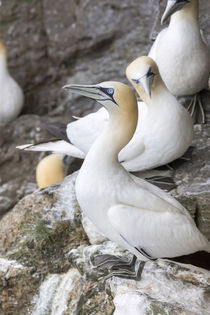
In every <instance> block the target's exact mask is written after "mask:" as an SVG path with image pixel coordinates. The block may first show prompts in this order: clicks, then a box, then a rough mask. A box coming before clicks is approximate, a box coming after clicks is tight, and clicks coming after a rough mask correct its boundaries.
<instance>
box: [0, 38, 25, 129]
mask: <svg viewBox="0 0 210 315" xmlns="http://www.w3.org/2000/svg"><path fill="white" fill-rule="evenodd" d="M0 87H1V88H0V124H6V123H9V122H11V121H13V120H14V119H15V118H16V117H17V116H18V115H19V114H20V111H21V109H22V107H23V101H24V97H23V92H22V90H21V88H20V86H19V85H18V84H17V82H16V81H15V80H14V79H13V78H12V77H11V75H10V74H9V72H8V69H7V51H6V47H5V45H4V43H3V41H2V40H1V38H0Z"/></svg>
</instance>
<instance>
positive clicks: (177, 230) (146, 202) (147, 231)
mask: <svg viewBox="0 0 210 315" xmlns="http://www.w3.org/2000/svg"><path fill="white" fill-rule="evenodd" d="M145 80H146V78H145ZM65 89H69V90H70V91H71V92H72V93H78V94H80V95H84V96H87V97H90V98H92V99H95V100H97V101H98V102H99V103H100V104H101V105H102V106H104V107H105V108H106V110H107V111H108V113H109V121H108V124H107V125H106V126H105V128H104V130H103V132H102V133H101V134H100V136H99V137H98V138H97V139H96V141H95V142H94V144H93V145H92V146H91V148H90V150H89V152H88V154H87V156H86V158H85V161H84V163H83V165H82V167H81V169H80V171H79V174H78V177H77V179H76V185H75V187H76V196H77V199H78V202H79V205H80V207H81V209H82V210H83V211H84V212H85V214H86V215H87V216H88V217H89V218H90V220H91V221H92V222H93V223H94V224H95V225H96V227H97V228H98V229H99V230H100V231H101V232H102V233H103V234H104V235H105V236H107V237H108V238H109V239H110V240H112V241H114V242H116V243H118V244H119V245H120V246H122V247H124V248H126V249H127V250H129V251H130V252H131V253H133V255H134V256H135V257H138V258H140V259H141V260H142V262H141V264H140V266H139V270H138V277H140V274H141V272H142V269H143V266H144V262H145V261H147V260H149V259H157V258H167V259H171V260H175V261H177V262H183V261H184V262H185V263H193V264H195V265H196V266H198V267H203V268H206V269H208V270H210V243H209V242H208V240H207V239H206V238H205V237H204V236H203V235H202V234H201V233H200V231H199V230H198V228H197V227H196V225H195V223H194V221H193V219H192V218H191V216H190V214H189V213H188V212H187V210H186V209H185V208H184V207H183V206H182V205H181V204H180V203H179V202H178V201H176V200H175V199H174V198H173V197H172V196H170V195H168V194H167V193H165V192H164V191H162V190H160V189H159V188H157V187H155V186H153V185H152V184H150V183H148V182H146V181H144V180H142V179H140V178H137V177H135V176H134V175H131V174H130V173H128V172H127V171H126V170H125V168H124V167H123V166H122V165H121V164H120V163H119V161H118V154H119V152H120V151H121V150H122V148H123V147H124V146H126V145H127V143H128V142H129V141H130V140H131V138H132V136H133V134H134V132H135V129H136V126H137V116H138V113H137V101H136V98H135V95H134V93H133V91H132V90H131V88H129V87H128V86H127V85H125V84H122V83H119V82H102V83H100V84H97V85H89V86H88V85H87V86H85V85H74V84H72V85H67V86H65ZM199 256H200V257H205V260H202V259H201V261H199V262H198V261H197V262H196V261H195V259H194V258H195V257H196V258H198V257H199ZM193 259H194V260H193ZM99 260H100V263H99V265H103V264H104V265H107V264H109V265H110V264H111V265H112V267H113V266H114V268H116V267H115V263H116V262H117V263H118V265H119V264H120V265H121V266H122V267H123V270H116V271H115V272H114V274H115V275H118V276H123V277H124V276H125V275H127V274H128V267H129V266H131V267H132V268H133V263H134V262H135V258H134V259H133V261H132V264H130V265H129V264H127V265H126V264H125V262H124V263H123V262H122V261H120V260H117V258H113V256H110V257H108V258H107V255H105V259H104V261H103V259H102V257H101V255H100V259H99ZM125 269H126V271H125ZM132 270H133V269H132ZM132 276H133V277H136V274H135V275H133V273H132Z"/></svg>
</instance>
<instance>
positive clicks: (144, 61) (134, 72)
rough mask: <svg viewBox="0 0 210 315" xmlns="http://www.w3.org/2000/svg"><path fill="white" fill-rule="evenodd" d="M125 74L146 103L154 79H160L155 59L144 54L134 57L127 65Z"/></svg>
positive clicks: (151, 90)
mask: <svg viewBox="0 0 210 315" xmlns="http://www.w3.org/2000/svg"><path fill="white" fill-rule="evenodd" d="M126 76H127V78H128V80H129V81H130V82H131V84H132V85H133V86H134V88H135V89H136V91H137V92H138V94H139V95H140V97H141V99H142V100H143V101H144V102H145V103H147V104H148V103H149V102H150V100H151V97H152V92H153V89H154V87H155V84H156V81H158V80H161V78H160V74H159V70H158V67H157V65H156V63H155V61H154V60H153V59H152V58H150V57H146V56H142V57H139V58H137V59H135V60H134V61H133V62H131V63H130V64H129V65H128V67H127V69H126ZM157 79H158V80H157ZM161 81H162V80H161Z"/></svg>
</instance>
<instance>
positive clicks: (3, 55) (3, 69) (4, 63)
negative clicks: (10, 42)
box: [0, 38, 7, 76]
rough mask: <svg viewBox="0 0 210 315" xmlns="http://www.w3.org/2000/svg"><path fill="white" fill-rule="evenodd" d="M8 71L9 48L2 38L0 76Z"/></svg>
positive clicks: (0, 43) (0, 44) (0, 41)
mask: <svg viewBox="0 0 210 315" xmlns="http://www.w3.org/2000/svg"><path fill="white" fill-rule="evenodd" d="M5 73H7V50H6V47H5V45H4V43H3V41H2V40H1V38H0V76H1V75H3V74H5Z"/></svg>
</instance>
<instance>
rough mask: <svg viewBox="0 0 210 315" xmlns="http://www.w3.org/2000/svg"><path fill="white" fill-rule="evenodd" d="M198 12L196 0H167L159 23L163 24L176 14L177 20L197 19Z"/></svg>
mask: <svg viewBox="0 0 210 315" xmlns="http://www.w3.org/2000/svg"><path fill="white" fill-rule="evenodd" d="M198 11H199V1H198V0H168V2H167V5H166V9H165V11H164V13H163V16H162V19H161V23H162V24H164V23H165V22H166V21H167V20H168V19H169V18H170V17H171V16H172V15H173V14H174V13H176V12H177V13H178V17H179V18H183V19H187V18H188V17H189V18H190V17H193V18H196V19H198Z"/></svg>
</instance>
